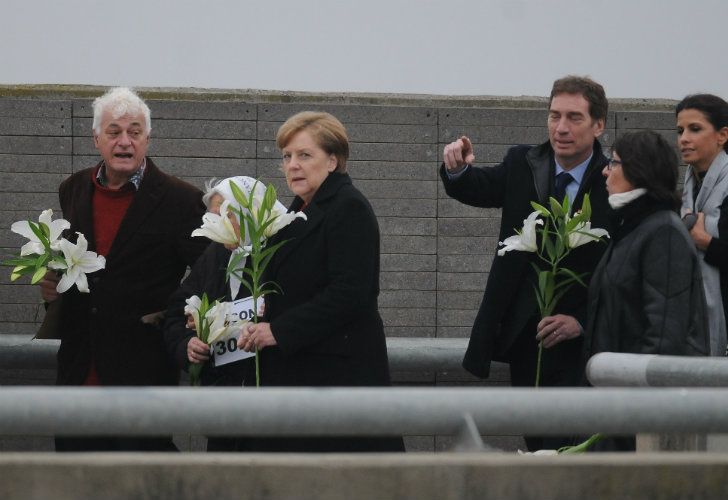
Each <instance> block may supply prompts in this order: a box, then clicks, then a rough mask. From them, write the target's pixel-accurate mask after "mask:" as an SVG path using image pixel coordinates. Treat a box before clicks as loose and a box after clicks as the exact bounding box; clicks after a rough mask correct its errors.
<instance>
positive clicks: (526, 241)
mask: <svg viewBox="0 0 728 500" xmlns="http://www.w3.org/2000/svg"><path fill="white" fill-rule="evenodd" d="M540 215H541V213H540V212H538V211H535V212H531V213H530V214H529V216H528V217H527V218H526V219H524V221H523V229H521V231H520V232H517V234H514V235H513V236H509V237H508V238H506V239H505V240H504V241H499V242H498V244H499V245H503V248H501V249H500V250H498V255H499V256H501V257H502V256H504V255H505V254H506V252H510V251H511V250H517V251H521V252H535V251H536V250H538V246H537V244H536V226H537V225H540V226H543V221H542V220H541V219H539V218H538V217H539V216H540Z"/></svg>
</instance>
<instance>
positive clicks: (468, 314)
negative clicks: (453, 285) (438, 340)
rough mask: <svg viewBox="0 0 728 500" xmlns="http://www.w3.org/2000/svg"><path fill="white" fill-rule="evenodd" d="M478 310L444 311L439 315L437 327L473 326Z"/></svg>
mask: <svg viewBox="0 0 728 500" xmlns="http://www.w3.org/2000/svg"><path fill="white" fill-rule="evenodd" d="M477 313H478V309H443V310H441V311H439V314H438V315H437V326H438V327H448V326H472V325H473V322H474V321H475V315H476V314H477Z"/></svg>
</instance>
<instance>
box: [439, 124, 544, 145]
mask: <svg viewBox="0 0 728 500" xmlns="http://www.w3.org/2000/svg"><path fill="white" fill-rule="evenodd" d="M462 135H466V136H468V138H469V139H470V140H471V141H472V142H473V143H474V144H475V143H478V144H506V145H513V144H540V143H542V142H544V141H547V140H548V138H549V136H548V132H547V130H546V127H544V126H539V127H509V126H498V125H495V126H471V127H469V128H468V129H467V130H465V131H463V130H462V127H458V128H457V129H456V128H449V127H442V128H440V136H439V141H440V143H449V142H452V141H455V140H457V139H459V138H460V136H462Z"/></svg>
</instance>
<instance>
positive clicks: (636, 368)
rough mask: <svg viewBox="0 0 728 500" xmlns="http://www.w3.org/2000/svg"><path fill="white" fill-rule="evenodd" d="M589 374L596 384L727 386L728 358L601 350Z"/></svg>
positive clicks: (591, 363) (626, 385)
mask: <svg viewBox="0 0 728 500" xmlns="http://www.w3.org/2000/svg"><path fill="white" fill-rule="evenodd" d="M586 374H587V378H588V379H589V381H590V382H591V384H592V385H594V386H597V387H648V386H651V387H728V358H726V357H693V356H661V355H655V354H626V353H614V352H602V353H599V354H595V355H594V356H592V358H591V359H590V360H589V363H588V364H587V368H586Z"/></svg>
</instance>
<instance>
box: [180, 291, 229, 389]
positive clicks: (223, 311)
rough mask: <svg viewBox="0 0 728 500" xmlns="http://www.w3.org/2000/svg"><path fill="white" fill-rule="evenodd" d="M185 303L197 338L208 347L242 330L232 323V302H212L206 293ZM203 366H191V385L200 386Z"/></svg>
mask: <svg viewBox="0 0 728 500" xmlns="http://www.w3.org/2000/svg"><path fill="white" fill-rule="evenodd" d="M185 302H186V303H187V305H186V306H185V314H189V315H190V316H192V318H193V319H194V321H195V333H196V334H197V337H198V338H199V339H200V340H201V341H203V342H204V343H205V344H207V345H212V343H213V342H215V341H216V340H217V339H219V338H221V337H225V336H227V335H231V334H233V333H235V331H236V330H240V328H241V325H239V324H235V323H233V322H231V321H230V318H229V316H230V307H231V304H230V302H219V301H217V300H215V301H213V302H210V300H209V299H208V298H207V294H205V293H203V294H202V298H200V297H198V296H197V295H193V296H192V297H190V298H188V299H187V300H186V301H185ZM203 366H204V365H203V364H202V363H192V364H190V368H189V373H190V384H191V385H200V375H201V373H202V367H203Z"/></svg>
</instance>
